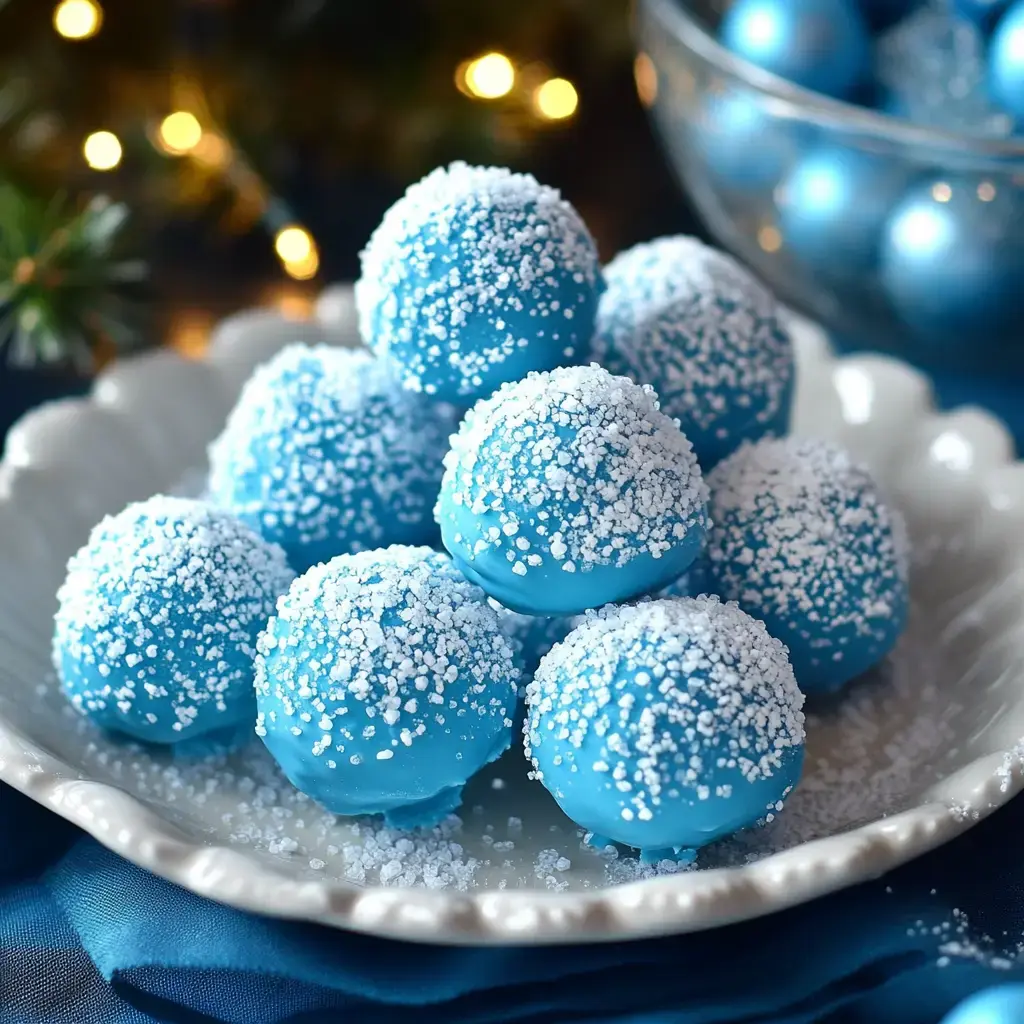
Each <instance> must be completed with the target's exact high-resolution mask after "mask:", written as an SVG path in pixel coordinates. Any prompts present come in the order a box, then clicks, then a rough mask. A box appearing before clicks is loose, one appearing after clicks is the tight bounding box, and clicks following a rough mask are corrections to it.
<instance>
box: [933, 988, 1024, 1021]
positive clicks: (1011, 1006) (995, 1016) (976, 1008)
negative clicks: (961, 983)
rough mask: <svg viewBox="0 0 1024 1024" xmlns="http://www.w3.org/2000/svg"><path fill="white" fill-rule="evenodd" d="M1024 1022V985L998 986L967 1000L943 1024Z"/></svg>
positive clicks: (944, 1018) (943, 1019) (947, 1015)
mask: <svg viewBox="0 0 1024 1024" xmlns="http://www.w3.org/2000/svg"><path fill="white" fill-rule="evenodd" d="M1021 1021H1024V985H997V986H996V987H995V988H987V989H984V990H983V991H981V992H978V993H977V994H976V995H973V996H971V997H970V998H969V999H965V1000H964V1001H963V1002H962V1003H961V1004H960V1005H959V1006H957V1007H956V1008H955V1009H954V1010H953V1012H952V1013H948V1014H946V1016H945V1017H943V1018H942V1024H1020V1022H1021Z"/></svg>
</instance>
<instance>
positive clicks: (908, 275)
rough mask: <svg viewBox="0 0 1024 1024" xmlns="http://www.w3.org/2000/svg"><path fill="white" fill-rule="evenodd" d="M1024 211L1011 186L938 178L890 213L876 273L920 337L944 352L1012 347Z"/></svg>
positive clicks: (1021, 282) (1023, 290)
mask: <svg viewBox="0 0 1024 1024" xmlns="http://www.w3.org/2000/svg"><path fill="white" fill-rule="evenodd" d="M1022 213H1024V205H1022V203H1021V199H1020V196H1019V192H1018V189H1017V187H1016V186H1015V185H1013V183H1012V182H1009V181H1004V180H1001V179H997V178H992V179H988V178H936V179H934V180H931V181H925V182H923V183H921V184H918V185H915V186H914V187H913V188H911V189H910V190H909V191H908V192H907V193H906V194H905V195H904V197H903V199H902V200H901V201H900V202H899V203H898V204H897V206H896V207H895V208H894V209H893V211H892V214H891V216H890V218H889V221H888V223H887V225H886V227H885V230H884V232H883V237H882V253H881V263H880V274H881V280H882V285H883V288H884V290H885V293H886V295H887V296H888V299H889V302H890V303H891V305H892V306H893V308H894V309H895V311H896V312H897V313H898V314H899V316H900V318H901V319H902V320H903V322H904V323H905V324H906V325H907V326H908V327H909V328H910V329H911V330H912V331H913V332H914V334H916V335H917V336H919V337H920V338H921V339H923V340H924V341H926V342H928V343H930V344H933V345H935V346H938V347H942V348H946V349H948V350H955V349H958V348H963V349H966V348H968V347H969V346H971V345H974V344H976V343H977V341H978V339H984V340H985V341H986V342H1001V341H1003V340H1006V341H1007V342H1009V341H1010V340H1011V339H1013V341H1014V342H1015V340H1016V337H1017V333H1018V329H1019V324H1020V321H1021V317H1022V316H1024V233H1022V232H1021V230H1020V225H1021V216H1022Z"/></svg>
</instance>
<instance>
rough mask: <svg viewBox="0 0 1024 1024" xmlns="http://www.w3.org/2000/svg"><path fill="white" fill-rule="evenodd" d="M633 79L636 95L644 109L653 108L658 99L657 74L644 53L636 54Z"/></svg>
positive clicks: (651, 62)
mask: <svg viewBox="0 0 1024 1024" xmlns="http://www.w3.org/2000/svg"><path fill="white" fill-rule="evenodd" d="M633 78H634V80H635V81H636V94H637V96H639V97H640V102H641V103H642V104H643V105H644V106H645V107H653V106H654V101H655V100H656V99H657V98H658V72H657V71H656V70H655V67H654V61H653V60H651V58H650V57H648V56H647V54H646V53H638V54H637V55H636V60H635V61H633Z"/></svg>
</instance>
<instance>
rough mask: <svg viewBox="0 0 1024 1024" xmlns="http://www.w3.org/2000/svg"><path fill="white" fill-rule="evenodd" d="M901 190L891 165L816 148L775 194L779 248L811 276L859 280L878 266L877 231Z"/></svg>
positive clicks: (899, 172)
mask: <svg viewBox="0 0 1024 1024" xmlns="http://www.w3.org/2000/svg"><path fill="white" fill-rule="evenodd" d="M905 184H906V178H905V173H904V171H903V169H902V167H901V166H899V165H897V164H894V163H893V162H891V161H887V160H884V159H881V158H879V157H875V156H872V155H871V154H868V153H864V152H862V151H858V150H854V149H850V148H847V147H845V146H819V147H817V148H815V149H813V150H811V151H810V152H809V153H808V154H807V156H806V157H805V158H804V159H803V160H801V161H800V162H799V163H798V164H797V165H796V166H795V167H794V168H793V171H792V173H791V174H790V175H789V177H788V178H787V179H786V180H785V181H784V182H783V184H782V185H781V186H780V188H779V190H778V194H777V199H778V204H779V227H780V229H781V231H782V237H783V239H784V244H785V245H786V246H788V247H789V249H790V250H791V251H792V252H793V253H794V254H795V255H796V256H797V257H798V258H799V259H800V260H802V261H803V262H804V263H806V264H808V266H810V267H813V269H814V272H815V273H816V274H821V275H822V276H827V277H829V278H830V279H833V280H835V279H844V280H845V279H850V278H857V277H860V276H861V275H863V274H865V273H867V272H869V271H871V270H873V268H874V267H875V265H876V263H877V260H878V249H879V244H880V240H881V233H882V226H883V225H884V223H885V219H886V217H887V215H888V213H889V210H890V209H892V205H893V203H894V202H895V201H896V200H897V199H898V198H899V195H900V193H901V191H902V189H903V187H904V186H905Z"/></svg>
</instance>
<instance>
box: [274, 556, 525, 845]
mask: <svg viewBox="0 0 1024 1024" xmlns="http://www.w3.org/2000/svg"><path fill="white" fill-rule="evenodd" d="M521 674H522V665H521V662H520V660H519V657H518V654H517V652H516V650H515V647H514V645H513V644H512V643H511V641H510V640H509V638H508V637H507V636H506V634H505V632H504V631H503V629H502V627H501V622H500V619H499V616H498V613H497V612H496V611H495V610H494V609H493V608H491V607H490V606H489V605H488V604H487V600H486V598H485V596H484V594H483V592H482V591H481V590H480V589H479V588H478V587H475V586H474V585H473V584H472V583H469V582H468V581H467V580H465V579H464V578H463V577H462V576H461V575H460V574H459V573H458V571H457V570H456V569H455V568H454V566H453V565H452V564H451V561H450V559H449V558H448V557H447V555H443V554H439V553H438V552H436V551H432V550H431V549H430V548H415V547H399V546H396V547H390V548H387V549H384V550H380V551H366V552H362V553H360V554H355V555H340V556H338V557H337V558H335V559H333V560H332V561H330V562H328V563H327V564H326V565H319V566H315V567H314V568H312V569H310V570H309V571H308V572H307V573H306V574H305V575H303V576H300V577H299V578H298V579H297V580H296V581H295V582H294V583H293V584H292V587H291V589H290V590H289V591H288V593H287V594H286V595H285V596H284V597H282V598H281V600H280V601H279V602H278V606H277V615H276V617H275V618H272V619H271V620H270V622H269V623H268V625H267V628H266V631H265V632H264V633H263V634H262V635H261V636H260V638H259V642H258V654H257V657H256V699H257V703H258V707H259V715H258V718H257V725H256V731H257V733H258V734H259V735H260V736H261V737H262V738H263V742H264V743H265V744H266V745H267V748H268V749H269V750H270V752H271V754H273V755H274V757H275V759H276V760H277V762H278V764H280V766H281V768H282V769H283V771H284V773H285V775H287V776H288V778H289V779H291V781H292V782H293V783H294V784H295V786H297V787H298V788H299V789H300V790H302V792H304V793H306V794H308V795H309V796H311V797H313V798H314V799H315V800H317V801H319V802H320V803H321V804H323V805H324V806H325V807H326V808H327V809H328V810H330V811H333V812H334V813H336V814H345V815H355V814H383V815H384V816H385V819H386V820H387V822H388V823H389V824H391V825H395V826H397V827H400V828H414V827H419V826H429V825H434V824H437V823H438V822H439V821H441V820H443V819H444V817H445V816H446V815H447V814H449V813H450V812H451V811H453V810H454V809H455V808H456V807H458V805H459V801H460V800H461V793H462V787H463V784H464V783H465V782H466V780H467V779H468V778H469V777H470V776H471V775H472V774H473V773H474V772H476V771H477V770H478V769H480V768H482V767H483V766H484V765H485V764H487V763H488V762H489V761H493V760H494V759H495V758H496V757H498V756H499V755H500V754H502V753H503V752H504V751H505V750H507V749H508V747H509V744H510V742H511V735H512V717H511V716H512V711H513V708H514V707H515V701H516V689H517V686H518V684H519V680H520V677H521Z"/></svg>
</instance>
